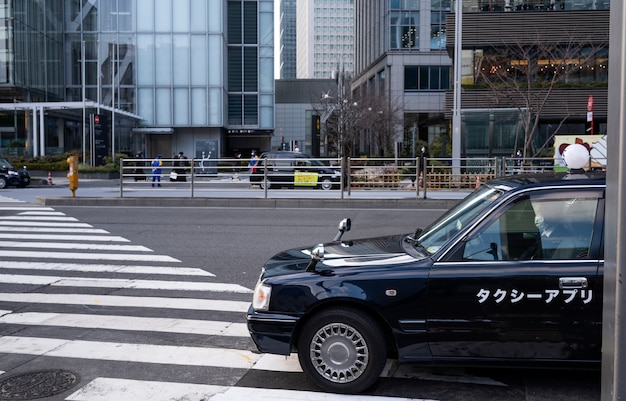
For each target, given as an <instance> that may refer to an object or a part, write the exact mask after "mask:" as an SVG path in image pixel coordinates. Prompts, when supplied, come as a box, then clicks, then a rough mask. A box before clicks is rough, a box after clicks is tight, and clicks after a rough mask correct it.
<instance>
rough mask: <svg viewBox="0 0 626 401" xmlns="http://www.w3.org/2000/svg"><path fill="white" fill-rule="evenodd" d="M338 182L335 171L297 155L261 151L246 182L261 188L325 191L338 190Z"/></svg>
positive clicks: (304, 156)
mask: <svg viewBox="0 0 626 401" xmlns="http://www.w3.org/2000/svg"><path fill="white" fill-rule="evenodd" d="M265 168H267V174H266V173H265ZM340 181H341V173H340V172H339V170H336V169H334V168H331V167H330V166H327V165H325V164H324V163H322V162H321V161H319V160H318V159H314V158H312V157H311V156H309V155H307V154H304V153H300V152H287V151H272V152H264V153H262V154H261V156H260V158H259V161H258V165H257V167H256V168H255V169H254V171H252V173H251V174H250V182H251V183H253V184H259V185H260V186H261V188H263V189H265V188H267V189H269V188H280V187H288V188H307V187H308V188H321V189H324V190H329V189H333V188H334V189H338V188H339V186H340Z"/></svg>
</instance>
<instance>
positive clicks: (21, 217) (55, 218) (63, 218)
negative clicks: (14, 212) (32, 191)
mask: <svg viewBox="0 0 626 401" xmlns="http://www.w3.org/2000/svg"><path fill="white" fill-rule="evenodd" d="M0 220H3V221H12V220H15V221H78V219H77V218H75V217H67V216H24V215H18V216H1V217H0Z"/></svg>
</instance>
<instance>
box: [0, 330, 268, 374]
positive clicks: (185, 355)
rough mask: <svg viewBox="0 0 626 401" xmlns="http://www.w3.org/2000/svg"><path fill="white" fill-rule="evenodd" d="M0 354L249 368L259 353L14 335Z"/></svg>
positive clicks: (0, 340) (2, 340)
mask: <svg viewBox="0 0 626 401" xmlns="http://www.w3.org/2000/svg"><path fill="white" fill-rule="evenodd" d="M0 353H5V354H20V355H39V356H47V357H57V358H77V359H92V360H100V361H119V362H138V363H157V364H171V365H186V366H217V367H225V368H234V369H250V368H251V367H252V366H253V365H254V362H256V360H257V359H259V357H260V354H256V353H254V352H251V351H245V350H238V349H227V348H210V347H180V346H172V345H152V344H127V343H114V342H104V341H83V340H61V339H56V338H38V337H17V336H4V337H0Z"/></svg>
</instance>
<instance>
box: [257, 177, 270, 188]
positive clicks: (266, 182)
mask: <svg viewBox="0 0 626 401" xmlns="http://www.w3.org/2000/svg"><path fill="white" fill-rule="evenodd" d="M259 186H260V187H261V189H270V188H271V187H272V181H270V179H269V178H268V179H266V180H264V179H262V178H261V181H259Z"/></svg>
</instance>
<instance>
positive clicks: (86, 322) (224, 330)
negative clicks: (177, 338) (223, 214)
mask: <svg viewBox="0 0 626 401" xmlns="http://www.w3.org/2000/svg"><path fill="white" fill-rule="evenodd" d="M0 323H3V324H20V325H29V326H59V327H79V328H84V329H107V330H122V331H149V332H161V333H182V334H201V335H207V336H226V337H249V336H250V334H249V333H248V328H247V326H246V324H245V323H232V322H218V321H212V320H193V319H168V318H157V317H134V316H111V315H86V314H85V315H83V314H71V313H38V312H26V313H11V312H10V311H1V310H0Z"/></svg>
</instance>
